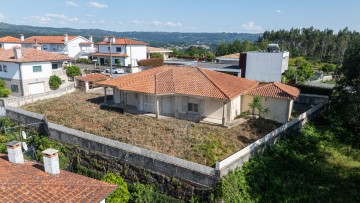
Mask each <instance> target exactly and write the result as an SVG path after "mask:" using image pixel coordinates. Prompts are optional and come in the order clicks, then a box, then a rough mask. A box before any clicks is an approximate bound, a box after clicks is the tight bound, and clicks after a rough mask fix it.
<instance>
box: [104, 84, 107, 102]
mask: <svg viewBox="0 0 360 203" xmlns="http://www.w3.org/2000/svg"><path fill="white" fill-rule="evenodd" d="M106 88H107V87H104V95H105V96H104V103H106V102H107V98H106V97H107V95H106Z"/></svg>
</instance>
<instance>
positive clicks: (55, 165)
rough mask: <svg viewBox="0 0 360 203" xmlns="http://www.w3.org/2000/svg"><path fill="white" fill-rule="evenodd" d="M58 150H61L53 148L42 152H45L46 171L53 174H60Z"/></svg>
mask: <svg viewBox="0 0 360 203" xmlns="http://www.w3.org/2000/svg"><path fill="white" fill-rule="evenodd" d="M58 152H59V150H56V149H51V148H49V149H47V150H44V151H42V152H41V153H42V154H43V160H44V168H45V172H46V173H48V174H52V175H56V174H60V166H59V155H58Z"/></svg>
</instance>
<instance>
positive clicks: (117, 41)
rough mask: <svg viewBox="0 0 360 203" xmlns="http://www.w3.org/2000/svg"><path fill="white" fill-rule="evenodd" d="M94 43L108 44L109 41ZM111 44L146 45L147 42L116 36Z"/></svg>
mask: <svg viewBox="0 0 360 203" xmlns="http://www.w3.org/2000/svg"><path fill="white" fill-rule="evenodd" d="M96 44H110V43H109V42H108V41H101V42H98V43H96ZM111 44H115V45H146V44H147V43H145V42H140V41H136V40H132V39H127V38H116V39H115V42H114V43H111Z"/></svg>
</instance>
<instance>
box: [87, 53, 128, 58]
mask: <svg viewBox="0 0 360 203" xmlns="http://www.w3.org/2000/svg"><path fill="white" fill-rule="evenodd" d="M93 56H107V57H109V56H110V54H107V53H95V54H93ZM111 56H113V57H128V55H126V54H115V53H112V54H111Z"/></svg>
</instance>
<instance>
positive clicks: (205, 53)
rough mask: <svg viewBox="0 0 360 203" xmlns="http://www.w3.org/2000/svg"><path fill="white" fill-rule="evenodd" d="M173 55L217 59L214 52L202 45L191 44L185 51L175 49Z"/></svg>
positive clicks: (209, 59)
mask: <svg viewBox="0 0 360 203" xmlns="http://www.w3.org/2000/svg"><path fill="white" fill-rule="evenodd" d="M172 55H175V56H176V57H178V58H185V59H200V60H208V61H213V60H214V59H215V55H214V54H213V53H212V52H210V51H209V50H207V49H205V48H203V47H201V46H190V47H189V48H187V49H186V50H184V51H182V50H177V49H173V53H172Z"/></svg>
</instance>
